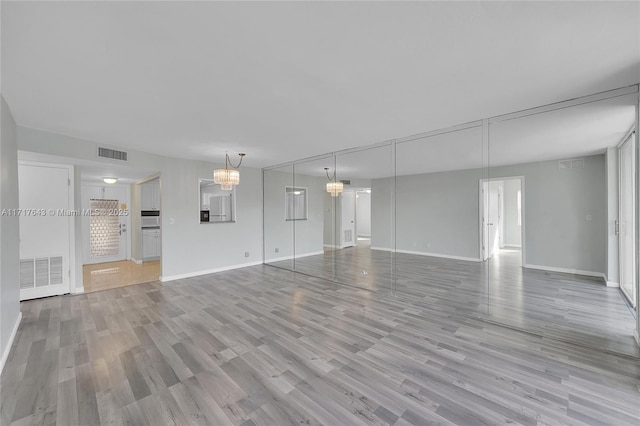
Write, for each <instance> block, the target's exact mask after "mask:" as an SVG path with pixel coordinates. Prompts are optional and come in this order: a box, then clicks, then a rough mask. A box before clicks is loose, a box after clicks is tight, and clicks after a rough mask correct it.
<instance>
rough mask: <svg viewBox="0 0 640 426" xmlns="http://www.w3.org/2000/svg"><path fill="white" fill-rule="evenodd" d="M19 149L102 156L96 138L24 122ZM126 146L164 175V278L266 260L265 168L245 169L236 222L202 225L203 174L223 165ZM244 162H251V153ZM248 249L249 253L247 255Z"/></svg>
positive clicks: (135, 159)
mask: <svg viewBox="0 0 640 426" xmlns="http://www.w3.org/2000/svg"><path fill="white" fill-rule="evenodd" d="M18 149H20V150H24V151H31V152H39V153H43V154H50V155H57V156H63V157H72V158H80V159H88V160H93V161H96V160H97V158H96V151H97V144H96V143H95V142H92V141H87V140H82V139H78V138H73V137H69V136H64V135H58V134H54V133H49V132H44V131H40V130H35V129H29V128H25V127H18ZM126 151H127V152H128V153H129V161H127V163H126V164H127V165H128V166H129V167H139V168H143V169H148V170H158V171H159V173H160V175H161V210H162V215H161V221H162V225H161V226H162V279H163V280H168V279H174V278H179V277H182V276H189V275H195V274H198V273H206V272H209V271H214V270H220V269H225V268H229V267H235V266H241V265H245V264H250V263H260V262H261V260H262V244H261V240H262V238H261V236H262V202H261V200H262V179H261V171H260V170H258V169H253V168H251V167H245V166H243V167H242V168H241V171H240V174H241V183H240V185H239V186H238V189H237V197H238V199H237V209H238V215H237V222H236V223H225V224H215V225H210V224H205V225H201V224H200V213H199V194H198V192H199V191H198V179H199V178H208V179H210V178H211V176H212V173H213V169H214V168H216V167H220V165H215V164H212V163H207V162H203V161H193V160H184V159H176V158H169V157H163V156H159V155H155V154H150V153H145V152H139V151H133V150H126ZM105 161H107V160H105ZM245 164H250V156H248V157H247V160H245ZM171 220H173V223H172V224H170V221H171ZM245 252H249V257H245V256H244V253H245Z"/></svg>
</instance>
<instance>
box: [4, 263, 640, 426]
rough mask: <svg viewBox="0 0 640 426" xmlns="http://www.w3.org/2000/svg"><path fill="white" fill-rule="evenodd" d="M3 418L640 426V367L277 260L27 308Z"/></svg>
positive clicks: (7, 374)
mask: <svg viewBox="0 0 640 426" xmlns="http://www.w3.org/2000/svg"><path fill="white" fill-rule="evenodd" d="M21 307H22V312H23V320H22V323H21V325H20V328H19V330H18V334H17V336H16V339H15V342H14V345H13V347H12V349H11V353H10V355H9V359H8V362H7V365H6V367H5V369H4V372H3V374H2V377H1V385H2V386H1V388H2V391H1V399H0V424H2V425H3V426H4V425H27V424H46V425H52V424H58V425H83V426H84V425H94V424H148V425H164V424H180V425H191V424H194V425H205V424H208V425H225V424H236V425H246V426H249V425H287V424H292V425H293V424H298V425H299V424H306V425H318V424H325V425H359V424H367V425H386V424H394V425H400V426H405V425H411V424H413V425H424V424H459V425H476V424H506V423H510V424H524V425H533V424H549V425H557V424H569V425H580V424H594V425H595V424H610V425H638V424H639V422H640V411H639V410H640V409H639V407H640V388H639V384H640V363H639V362H638V361H637V360H632V359H630V358H625V357H618V356H615V355H609V354H605V353H602V352H599V351H595V350H589V349H585V348H584V347H578V346H572V345H570V344H566V343H562V342H559V341H557V340H553V339H546V338H541V337H536V336H533V335H529V334H526V333H521V332H517V331H513V330H510V329H507V328H504V327H499V326H495V325H492V324H490V323H486V322H483V321H479V320H477V319H475V318H473V315H469V311H465V310H463V309H460V310H451V309H443V307H442V306H439V305H433V304H427V303H423V302H422V301H417V302H416V303H411V302H408V301H407V299H400V298H393V297H388V296H386V295H383V294H379V293H375V292H371V291H367V290H363V289H358V288H355V287H347V286H343V285H338V284H335V283H332V282H329V281H326V280H322V279H318V278H313V277H308V276H305V275H302V274H295V273H291V272H288V271H284V270H281V269H278V268H272V267H269V266H255V267H250V268H244V269H239V270H235V271H228V272H223V273H218V274H213V275H208V276H202V277H195V278H188V279H183V280H178V281H173V282H169V283H164V284H161V283H159V282H154V283H147V284H139V285H133V286H128V287H122V288H116V289H112V290H106V291H102V292H96V293H91V294H82V295H77V296H62V297H60V296H58V297H52V298H46V299H40V300H34V301H29V302H23V303H22V305H21Z"/></svg>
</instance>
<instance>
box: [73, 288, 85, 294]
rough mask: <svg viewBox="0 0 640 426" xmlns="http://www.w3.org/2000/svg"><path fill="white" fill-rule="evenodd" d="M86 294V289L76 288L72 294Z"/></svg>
mask: <svg viewBox="0 0 640 426" xmlns="http://www.w3.org/2000/svg"><path fill="white" fill-rule="evenodd" d="M82 293H84V287H75V288H73V289H72V290H71V294H82Z"/></svg>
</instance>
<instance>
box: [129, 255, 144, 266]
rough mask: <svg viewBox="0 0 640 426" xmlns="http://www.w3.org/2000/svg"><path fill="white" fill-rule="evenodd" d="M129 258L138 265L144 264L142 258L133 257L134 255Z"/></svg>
mask: <svg viewBox="0 0 640 426" xmlns="http://www.w3.org/2000/svg"><path fill="white" fill-rule="evenodd" d="M129 260H131V261H132V262H133V263H135V264H136V265H142V260H139V259H135V258H133V257H132V258H131V259H129Z"/></svg>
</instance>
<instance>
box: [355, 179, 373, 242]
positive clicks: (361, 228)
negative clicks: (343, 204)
mask: <svg viewBox="0 0 640 426" xmlns="http://www.w3.org/2000/svg"><path fill="white" fill-rule="evenodd" d="M356 240H357V245H358V247H370V246H371V188H364V189H361V190H357V191H356Z"/></svg>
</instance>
